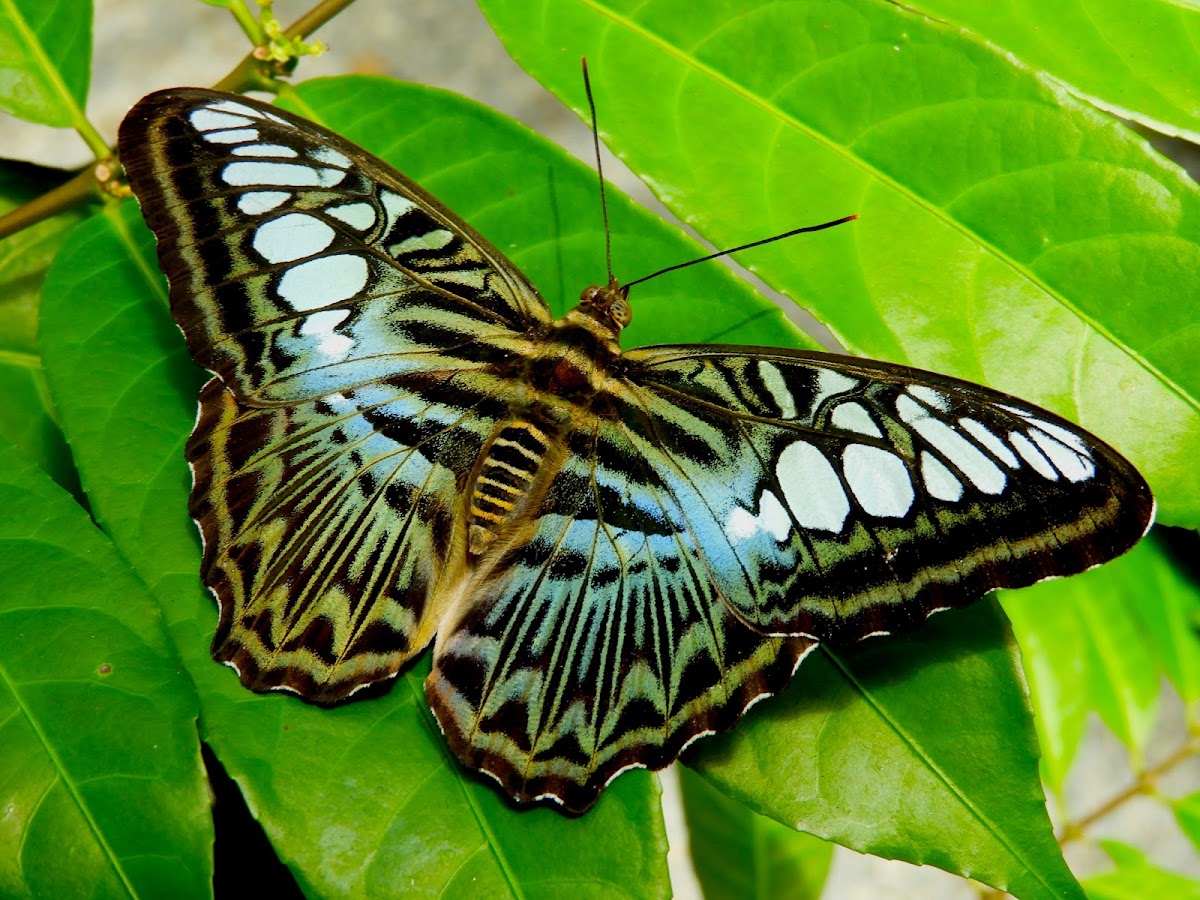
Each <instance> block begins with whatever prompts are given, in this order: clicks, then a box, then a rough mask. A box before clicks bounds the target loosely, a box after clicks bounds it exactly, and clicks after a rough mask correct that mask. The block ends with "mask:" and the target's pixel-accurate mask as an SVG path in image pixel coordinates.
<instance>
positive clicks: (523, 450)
mask: <svg viewBox="0 0 1200 900" xmlns="http://www.w3.org/2000/svg"><path fill="white" fill-rule="evenodd" d="M549 442H550V439H549V437H547V436H546V434H545V432H543V431H542V430H541V429H539V428H537V427H536V426H534V425H531V424H529V423H528V422H516V423H512V424H509V425H505V426H504V427H503V428H501V429H500V431H499V432H497V434H496V436H495V437H494V438H493V439H492V442H491V444H490V445H489V446H488V448H487V451H486V456H485V457H484V459H483V464H482V465H481V466H480V468H479V474H478V475H476V476H475V483H474V485H473V489H472V493H471V530H470V535H469V540H468V549H469V551H470V552H471V554H472V555H474V556H478V555H479V554H481V553H482V552H483V551H484V549H486V547H487V546H488V544H489V543H491V541H492V539H493V538H494V537H496V535H498V534H500V533H501V532H502V531H503V530H504V529H505V526H506V525H508V524H509V523H511V522H513V521H515V520H516V519H517V518H518V517H519V516H520V514H521V512H522V511H523V510H524V509H525V508H526V506H527V505H528V502H527V501H528V500H529V499H530V496H531V493H532V490H533V486H534V483H535V481H536V479H537V475H538V469H539V467H540V466H541V464H542V461H543V460H544V459H545V457H546V452H547V450H548V449H549V446H550V444H549Z"/></svg>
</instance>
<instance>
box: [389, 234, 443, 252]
mask: <svg viewBox="0 0 1200 900" xmlns="http://www.w3.org/2000/svg"><path fill="white" fill-rule="evenodd" d="M452 240H454V235H453V234H451V233H450V232H449V231H447V230H446V229H444V228H435V229H434V230H433V231H427V232H425V233H424V234H418V235H416V236H414V237H410V238H408V239H406V240H403V241H400V243H398V244H392V246H391V247H389V248H388V252H390V253H391V254H392V255H393V256H399V255H400V254H401V253H419V252H421V251H422V250H441V249H442V248H443V247H445V246H446V245H447V244H449V243H450V242H451V241H452Z"/></svg>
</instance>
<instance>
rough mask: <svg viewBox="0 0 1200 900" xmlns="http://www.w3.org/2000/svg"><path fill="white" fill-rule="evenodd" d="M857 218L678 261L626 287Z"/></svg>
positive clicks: (809, 227) (777, 235)
mask: <svg viewBox="0 0 1200 900" xmlns="http://www.w3.org/2000/svg"><path fill="white" fill-rule="evenodd" d="M857 218H858V216H842V217H841V218H840V219H833V220H832V221H829V222H822V223H821V224H820V225H805V226H804V227H803V228H793V229H792V230H791V231H785V232H784V233H783V234H776V235H773V236H771V237H769V238H763V239H762V240H761V241H751V242H750V243H749V244H742V245H741V246H739V247H730V248H729V249H728V250H718V251H717V252H716V253H710V254H708V256H701V257H700V258H699V259H690V260H688V261H687V262H681V263H676V264H675V265H673V266H667V267H666V268H665V269H659V270H658V271H657V272H651V273H650V274H649V275H643V276H642V277H641V278H639V279H637V280H636V281H630V282H628V283H626V284H625V289H626V290H628V289H629V288H631V287H633V286H634V285H635V284H641V283H642V282H643V281H649V280H650V279H651V278H657V277H658V276H659V275H665V274H666V273H667V272H674V271H675V270H676V269H686V268H687V267H688V266H694V265H697V264H698V263H702V262H708V261H709V260H710V259H717V258H718V257H721V256H728V255H729V254H730V253H738V252H740V251H742V250H749V249H750V248H751V247H761V246H762V245H763V244H770V243H773V242H775V241H782V240H783V239H784V238H789V237H792V236H793V235H797V234H805V233H807V232H809V231H824V230H825V229H826V228H833V227H834V226H835V225H844V224H846V223H847V222H853V221H854V220H855V219H857Z"/></svg>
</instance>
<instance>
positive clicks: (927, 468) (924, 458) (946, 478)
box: [921, 450, 963, 503]
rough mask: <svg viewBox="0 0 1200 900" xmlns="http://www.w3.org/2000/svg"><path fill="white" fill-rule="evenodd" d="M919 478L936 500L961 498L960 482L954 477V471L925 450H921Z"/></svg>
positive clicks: (949, 500) (955, 501)
mask: <svg viewBox="0 0 1200 900" xmlns="http://www.w3.org/2000/svg"><path fill="white" fill-rule="evenodd" d="M921 478H922V480H923V481H924V482H925V490H927V491H929V495H930V496H931V497H934V498H936V499H938V500H945V501H947V502H949V503H957V502H958V501H959V500H961V499H962V495H963V486H962V482H961V481H959V480H958V479H957V478H955V477H954V473H953V472H951V471H950V470H949V469H947V468H946V467H945V466H944V465H942V461H941V460H940V459H938V458H937V457H936V456H934V455H933V454H932V453H930V452H928V451H927V450H922V451H921Z"/></svg>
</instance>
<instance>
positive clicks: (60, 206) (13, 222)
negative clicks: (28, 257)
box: [0, 0, 354, 240]
mask: <svg viewBox="0 0 1200 900" xmlns="http://www.w3.org/2000/svg"><path fill="white" fill-rule="evenodd" d="M353 2H354V0H321V2H319V3H318V4H317V5H316V6H314V7H313V8H312V9H310V10H309V11H308V12H306V13H305V14H304V15H302V16H301V17H300V18H299V19H297V20H296V21H295V22H293V23H292V24H291V25H290V26H289V27H288V28H287V30H286V31H285V32H284V34H285V35H286V36H287V37H289V38H304V37H307V36H308V35H310V34H312V33H313V32H314V31H316V30H317V29H318V28H320V27H321V26H322V25H324V24H325V23H326V22H328V21H329V20H330V19H332V18H333V17H334V16H336V15H337V14H338V13H340V12H341V11H342V10H343V9H345V8H346V7H347V6H349V5H350V4H351V3H353ZM268 66H270V63H269V62H265V61H264V60H262V59H259V58H258V57H257V56H255V53H254V51H251V52H250V53H248V54H247V55H246V57H245V58H244V59H243V60H242V61H241V62H240V63H238V64H237V65H236V66H235V67H234V68H233V70H232V71H231V72H230V73H229V74H228V75H226V76H225V77H224V78H222V79H221V80H220V81H218V82H217V83H216V85H214V87H216V88H217V89H219V90H248V89H250V88H255V87H258V88H270V87H273V86H274V84H273V80H272V77H271V76H270V75H268V74H267V73H266V71H265V69H266V67H268ZM114 168H115V166H114V165H113V164H112V163H111V162H108V161H106V162H101V163H99V164H94V163H93V164H89V165H88V166H87V167H86V168H85V169H83V170H82V171H80V172H78V173H77V174H76V175H75V177H73V178H72V179H71V180H70V181H68V182H66V183H65V184H61V185H59V186H58V187H56V188H54V190H52V191H49V192H48V193H45V194H42V195H41V196H40V197H36V198H34V199H33V200H30V201H29V202H28V203H24V204H22V205H21V206H18V207H17V208H16V209H14V210H12V211H11V212H8V213H6V214H4V215H2V216H0V240H2V239H4V238H6V237H8V236H9V235H10V234H15V233H16V232H18V231H20V230H21V229H23V228H29V227H30V226H32V225H36V224H37V223H38V222H41V221H42V220H43V219H48V218H50V217H51V216H53V215H57V214H58V213H60V212H62V211H63V210H67V209H72V208H73V207H76V206H82V205H83V204H84V203H91V202H93V201H97V200H100V199H101V198H102V197H103V196H104V194H105V193H106V192H108V193H113V190H112V183H111V175H112V171H113V169H114Z"/></svg>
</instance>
